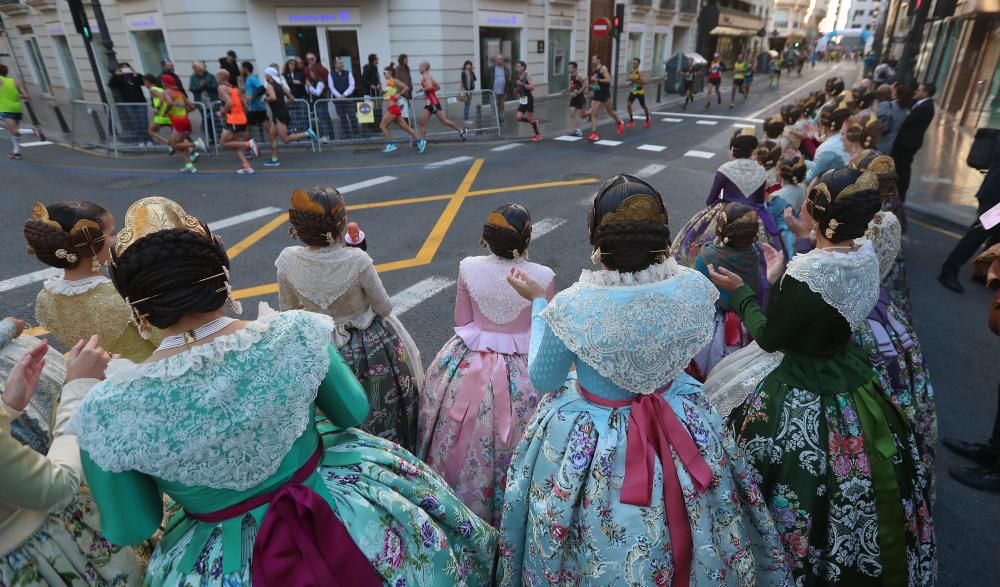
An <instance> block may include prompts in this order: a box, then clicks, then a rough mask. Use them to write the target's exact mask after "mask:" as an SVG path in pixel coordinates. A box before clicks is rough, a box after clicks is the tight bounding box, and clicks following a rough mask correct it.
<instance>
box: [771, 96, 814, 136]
mask: <svg viewBox="0 0 1000 587" xmlns="http://www.w3.org/2000/svg"><path fill="white" fill-rule="evenodd" d="M803 110H805V108H803V102H802V101H799V102H797V103H795V104H785V105H784V106H782V107H781V119H782V120H783V121H784V122H785V126H792V125H793V124H795V123H796V122H798V121H799V118H801V117H802V111H803ZM764 132H767V127H765V128H764Z"/></svg>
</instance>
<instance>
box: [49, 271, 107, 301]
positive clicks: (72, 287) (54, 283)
mask: <svg viewBox="0 0 1000 587" xmlns="http://www.w3.org/2000/svg"><path fill="white" fill-rule="evenodd" d="M102 283H111V280H110V279H108V278H107V277H105V276H103V275H94V276H93V277H85V278H83V279H76V280H72V281H70V280H66V279H63V278H62V277H50V278H48V279H46V280H45V282H44V283H42V287H44V288H45V289H46V290H48V291H49V292H51V293H54V294H59V295H63V296H75V295H80V294H82V293H86V292H88V291H90V290H92V289H94V288H95V287H97V286H99V285H101V284H102Z"/></svg>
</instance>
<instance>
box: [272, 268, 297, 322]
mask: <svg viewBox="0 0 1000 587" xmlns="http://www.w3.org/2000/svg"><path fill="white" fill-rule="evenodd" d="M301 307H302V302H300V301H299V296H298V294H296V293H295V288H294V287H292V284H291V283H290V282H289V281H288V278H287V277H285V274H284V272H282V271H281V270H280V269H279V270H278V310H280V311H282V312H284V311H286V310H296V309H298V308H301Z"/></svg>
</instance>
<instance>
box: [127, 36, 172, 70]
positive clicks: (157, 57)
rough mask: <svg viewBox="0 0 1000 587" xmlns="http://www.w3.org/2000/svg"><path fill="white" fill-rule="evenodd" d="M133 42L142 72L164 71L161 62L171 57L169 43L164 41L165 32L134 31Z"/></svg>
mask: <svg viewBox="0 0 1000 587" xmlns="http://www.w3.org/2000/svg"><path fill="white" fill-rule="evenodd" d="M132 40H133V41H135V48H136V52H137V53H138V54H139V63H140V64H142V71H143V72H144V73H156V72H159V71H160V70H161V69H162V67H161V66H160V62H161V61H162V60H164V59H167V58H168V57H169V54H168V53H167V42H166V41H165V40H164V39H163V31H161V30H152V31H133V32H132Z"/></svg>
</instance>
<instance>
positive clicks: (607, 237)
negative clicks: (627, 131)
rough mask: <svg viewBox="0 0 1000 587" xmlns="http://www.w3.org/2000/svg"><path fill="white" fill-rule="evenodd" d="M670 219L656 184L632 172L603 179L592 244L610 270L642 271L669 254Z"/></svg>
mask: <svg viewBox="0 0 1000 587" xmlns="http://www.w3.org/2000/svg"><path fill="white" fill-rule="evenodd" d="M667 220H668V216H667V208H666V206H664V204H663V198H662V196H660V193H659V192H658V191H656V189H654V188H653V186H651V185H649V184H648V183H646V182H645V181H643V180H641V179H639V178H637V177H634V176H631V175H624V174H622V175H618V176H616V177H613V178H611V179H609V180H608V181H606V182H604V184H603V185H602V186H601V187H600V189H598V191H597V194H596V195H595V196H594V204H593V206H591V208H590V219H589V224H590V244H591V245H592V246H593V247H594V249H595V251H594V253H595V256H596V255H599V256H600V260H601V263H603V264H604V266H605V267H607V268H608V269H611V270H613V271H621V272H625V273H634V272H636V271H642V270H643V269H646V268H647V267H649V266H650V265H653V264H655V263H659V262H662V260H663V259H664V258H665V257H666V255H667V252H668V249H669V247H670V229H669V228H668V227H667ZM595 258H596V257H595Z"/></svg>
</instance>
